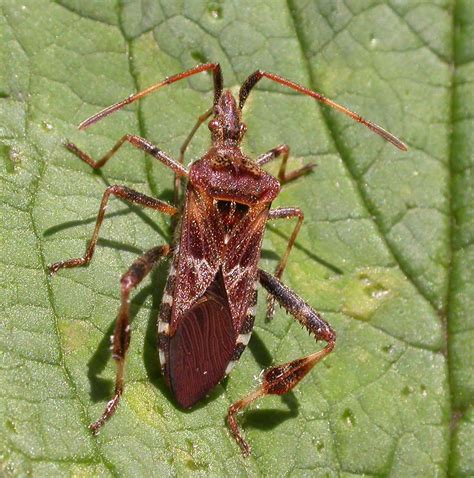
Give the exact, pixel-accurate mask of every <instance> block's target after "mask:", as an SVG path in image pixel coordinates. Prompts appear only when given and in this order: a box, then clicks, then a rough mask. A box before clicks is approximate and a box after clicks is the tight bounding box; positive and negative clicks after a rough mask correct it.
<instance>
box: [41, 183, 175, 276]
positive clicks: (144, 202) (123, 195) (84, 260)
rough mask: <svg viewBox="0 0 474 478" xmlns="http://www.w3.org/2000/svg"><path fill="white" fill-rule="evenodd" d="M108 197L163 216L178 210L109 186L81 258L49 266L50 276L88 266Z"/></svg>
mask: <svg viewBox="0 0 474 478" xmlns="http://www.w3.org/2000/svg"><path fill="white" fill-rule="evenodd" d="M110 195H113V196H115V197H118V198H120V199H124V200H126V201H129V202H133V203H135V204H139V205H141V206H145V207H149V208H151V209H156V210H158V211H161V212H163V213H165V214H168V215H170V216H172V215H174V214H176V213H177V212H178V209H177V208H175V207H174V206H171V205H170V204H168V203H166V202H164V201H160V200H159V199H155V198H152V197H149V196H146V195H145V194H142V193H139V192H138V191H135V190H134V189H130V188H127V187H126V186H120V185H113V186H109V187H108V188H107V189H106V190H105V192H104V195H103V196H102V201H101V203H100V207H99V213H98V214H97V219H96V223H95V228H94V232H93V234H92V238H91V240H90V241H89V244H88V246H87V249H86V253H85V254H84V256H83V257H76V258H74V259H69V260H67V261H61V262H56V263H54V264H52V265H51V266H49V272H50V273H51V274H55V273H56V272H57V271H58V270H59V269H63V268H71V267H77V266H83V265H86V264H89V262H90V261H91V259H92V256H93V255H94V250H95V245H96V244H97V240H98V239H99V230H100V226H101V225H102V222H103V220H104V216H105V210H106V208H107V203H108V201H109V197H110Z"/></svg>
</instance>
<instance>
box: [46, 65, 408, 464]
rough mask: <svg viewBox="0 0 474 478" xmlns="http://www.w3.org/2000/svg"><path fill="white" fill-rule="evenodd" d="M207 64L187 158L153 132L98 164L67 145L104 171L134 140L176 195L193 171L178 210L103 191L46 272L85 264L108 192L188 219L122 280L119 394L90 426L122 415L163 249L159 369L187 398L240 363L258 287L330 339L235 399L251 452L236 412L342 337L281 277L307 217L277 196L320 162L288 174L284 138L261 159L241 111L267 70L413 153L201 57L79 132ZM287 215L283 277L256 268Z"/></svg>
mask: <svg viewBox="0 0 474 478" xmlns="http://www.w3.org/2000/svg"><path fill="white" fill-rule="evenodd" d="M206 71H207V72H212V76H213V83H214V100H213V105H212V107H211V108H209V109H208V110H207V111H206V112H205V113H204V114H203V115H201V116H200V117H199V119H198V121H197V122H196V124H195V126H194V128H193V129H192V131H191V133H190V134H189V135H188V137H187V138H186V140H185V142H184V144H183V146H182V147H181V154H180V157H179V160H174V159H172V158H171V157H170V156H168V155H167V154H166V153H165V152H163V151H161V150H160V149H158V148H157V147H156V146H154V145H153V144H151V143H150V142H149V141H147V140H146V139H144V138H142V137H139V136H136V135H130V134H126V135H124V136H123V137H122V138H120V140H119V141H117V143H116V144H115V146H113V148H112V149H111V150H110V151H109V152H107V153H106V154H105V155H104V156H103V157H102V158H101V159H100V160H98V161H94V160H93V159H92V158H91V157H90V156H89V155H88V154H86V153H85V152H83V151H81V150H80V149H79V148H78V147H77V146H75V145H74V144H72V143H67V144H66V147H67V148H68V149H69V150H70V151H72V152H73V153H75V154H76V155H77V156H78V157H79V158H80V159H82V160H83V161H85V162H86V163H88V164H89V165H90V166H92V167H93V168H94V169H100V168H102V167H103V166H104V165H105V164H106V163H107V161H108V160H109V159H110V158H111V157H112V156H113V155H114V153H115V152H116V151H117V150H118V149H119V148H120V147H121V146H122V145H123V144H124V143H126V142H128V143H130V144H132V145H133V146H135V147H136V148H138V149H141V150H143V151H145V152H146V153H148V154H150V155H151V156H153V157H154V158H155V159H157V160H158V161H160V162H161V163H163V164H164V165H165V166H167V167H168V168H170V169H171V170H172V171H174V173H175V175H176V181H175V199H177V198H179V196H180V194H179V192H180V186H181V179H182V178H185V179H187V185H186V191H185V198H184V205H183V207H182V210H180V209H178V207H177V206H174V205H170V204H168V203H166V202H164V201H161V200H160V199H157V198H152V197H149V196H145V195H144V194H142V193H140V192H137V191H134V190H132V189H129V188H128V187H126V186H122V185H112V186H109V187H108V188H107V189H106V190H105V192H104V195H103V197H102V202H101V204H100V207H99V212H98V215H97V221H96V224H95V229H94V232H93V234H92V238H91V240H90V242H89V243H88V247H87V250H86V253H85V255H84V256H83V257H79V258H75V259H70V260H66V261H62V262H57V263H55V264H53V265H51V266H50V272H51V273H56V272H57V271H58V270H59V269H62V268H71V267H77V266H82V265H86V264H88V263H89V262H90V261H91V259H92V257H93V255H94V250H95V246H96V243H97V239H98V237H99V230H100V227H101V224H102V222H103V220H104V214H105V209H106V206H107V202H108V201H109V199H110V197H111V196H115V197H118V198H121V199H123V200H126V201H129V202H132V203H135V204H139V205H140V206H143V207H147V208H151V209H155V210H158V211H160V212H162V213H164V214H167V215H169V216H175V215H178V214H179V215H180V219H179V222H178V224H177V227H176V231H175V232H176V233H175V241H174V243H173V244H172V245H161V246H158V247H154V248H152V249H150V250H149V251H147V252H146V253H145V254H144V255H143V256H141V257H139V258H138V259H137V260H135V262H134V263H133V264H132V265H131V267H130V269H129V270H128V271H127V272H126V273H125V274H124V275H123V276H122V278H121V280H120V292H121V304H120V309H119V311H118V316H117V319H116V323H115V329H114V334H113V336H112V347H111V348H112V356H113V358H114V359H115V361H116V365H117V374H116V379H115V392H114V396H113V398H112V399H111V400H110V401H109V402H108V403H107V405H106V407H105V410H104V412H103V414H102V416H101V417H100V418H99V419H98V420H97V421H96V422H95V423H93V424H91V425H90V429H91V430H92V432H93V433H94V434H96V433H97V432H98V431H99V429H100V428H101V427H102V426H103V425H104V423H105V422H106V420H108V419H109V418H110V417H111V416H112V415H113V414H114V412H115V410H116V409H117V406H118V404H119V400H120V397H121V396H122V393H123V389H124V366H125V357H126V353H127V349H128V347H129V343H130V324H129V314H130V312H129V308H130V294H131V291H132V290H133V289H134V288H135V287H136V286H137V285H138V284H139V283H140V282H141V281H142V280H143V279H144V277H145V276H146V275H147V274H148V273H149V272H150V271H151V270H152V269H153V268H154V267H155V266H156V265H157V264H158V263H159V262H160V261H161V260H162V259H164V258H166V257H170V258H171V265H170V269H169V273H168V279H167V283H166V287H165V291H164V294H163V298H162V301H161V307H160V311H159V316H158V321H157V334H158V351H159V359H160V364H161V368H162V372H163V376H164V377H165V380H166V382H167V384H168V386H169V387H170V389H171V390H172V392H173V394H174V396H175V398H176V401H177V402H178V404H179V405H180V406H182V407H184V408H189V407H192V406H193V405H194V404H195V403H196V402H197V401H199V400H200V399H202V398H203V397H205V396H206V395H207V394H208V393H209V391H210V390H212V389H213V388H214V387H215V386H216V385H217V384H218V383H219V382H220V381H221V380H222V379H223V378H224V377H225V376H226V375H227V374H228V373H229V372H230V371H231V369H232V367H233V366H234V365H235V363H236V362H237V361H238V360H239V358H240V356H241V354H242V352H243V351H244V349H245V347H246V345H247V344H248V342H249V340H250V335H251V333H252V329H253V325H254V319H255V311H256V303H257V287H258V285H259V284H260V285H261V286H263V288H264V289H266V291H267V292H268V298H267V318H268V319H271V317H272V316H273V313H274V305H275V301H277V302H278V303H279V304H280V305H281V306H282V307H283V308H284V309H286V311H287V312H288V313H289V314H291V315H292V316H293V317H294V318H295V319H296V320H298V321H299V322H300V323H301V324H302V325H303V326H304V327H305V328H306V329H307V330H308V331H309V332H310V333H311V334H312V335H314V337H315V339H316V341H318V340H323V341H325V342H326V345H325V347H324V348H322V349H320V350H318V351H316V352H314V353H312V354H310V355H308V356H306V357H302V358H299V359H296V360H292V361H290V362H288V363H285V364H283V365H277V366H274V367H271V368H269V369H267V370H266V371H265V372H264V373H263V374H262V376H261V384H260V386H259V387H258V388H257V389H256V390H255V391H253V392H251V393H250V394H249V395H247V396H246V397H244V398H242V399H241V400H239V401H237V402H236V403H234V404H233V405H231V406H230V408H229V410H228V414H227V423H228V426H229V428H230V431H231V433H232V435H233V436H234V438H235V439H236V441H237V443H238V444H239V446H240V448H241V450H242V453H243V454H244V455H249V453H250V446H249V444H248V443H247V441H246V440H245V438H244V435H243V433H242V430H241V428H240V426H239V424H238V422H237V418H236V415H237V413H238V412H240V411H241V410H243V409H244V408H245V407H247V406H248V405H249V404H251V403H252V402H254V401H255V400H257V399H258V398H261V397H263V396H265V395H270V394H276V395H282V394H284V393H286V392H288V391H290V390H291V389H293V388H294V387H295V386H296V385H297V384H298V383H299V382H300V380H301V379H302V378H303V377H304V376H305V375H306V374H307V373H308V372H309V371H310V370H311V369H312V368H313V366H314V365H315V364H316V363H318V362H319V361H320V360H321V359H323V358H324V357H326V356H327V355H328V354H329V353H330V352H331V351H332V350H333V348H334V346H335V341H336V335H335V332H334V331H333V329H332V328H331V327H330V325H329V324H328V323H327V322H326V321H325V320H324V319H323V318H322V317H321V316H320V315H319V314H318V313H317V312H316V311H314V310H313V309H312V308H311V307H310V306H309V305H308V304H307V303H305V302H304V301H303V300H302V299H301V298H300V297H298V295H296V294H295V293H294V292H293V291H291V290H290V289H289V288H288V287H286V286H285V285H284V284H283V283H282V282H281V281H280V278H281V276H282V273H283V271H284V269H285V266H286V263H287V260H288V256H289V253H290V250H291V248H292V246H293V244H294V243H295V240H296V237H297V235H298V232H299V230H300V228H301V225H302V222H303V218H304V216H303V212H302V210H301V209H300V208H298V207H279V208H275V209H272V208H271V204H272V201H273V200H274V199H275V198H276V197H277V195H278V193H279V191H280V187H281V185H282V184H284V183H287V182H288V181H293V180H294V179H296V178H298V177H300V176H301V175H303V174H305V173H307V172H309V171H310V170H311V169H312V168H313V167H314V164H309V165H306V166H303V167H301V168H300V169H297V170H295V171H292V172H287V171H286V166H287V160H288V155H289V147H288V146H287V145H280V146H277V147H276V148H273V149H271V150H270V151H268V152H267V153H264V154H262V155H261V156H259V157H257V159H256V160H252V159H251V158H249V157H248V156H246V155H245V154H244V153H243V152H242V150H241V148H240V144H241V141H242V138H243V136H244V134H245V132H246V126H245V124H244V123H243V122H242V119H241V112H242V109H243V107H244V105H245V102H246V100H247V97H248V95H249V93H250V91H251V90H252V88H254V86H255V85H256V84H257V83H258V82H259V81H260V80H261V79H262V78H266V79H268V80H272V81H274V82H276V83H279V84H280V85H283V86H286V87H288V88H290V89H292V90H295V91H297V92H299V93H302V94H304V95H308V96H310V97H312V98H314V99H316V100H317V101H320V102H322V103H325V104H326V105H329V106H331V107H333V108H335V109H337V110H339V111H341V112H343V113H345V114H346V115H348V116H350V117H351V118H353V119H354V120H356V121H358V122H359V123H362V124H364V125H365V126H367V127H368V128H370V129H371V130H372V131H374V132H375V133H377V134H379V135H380V136H382V137H383V138H384V139H385V140H387V141H389V142H391V143H392V144H394V145H395V146H396V147H398V148H399V149H401V150H406V146H405V145H404V144H403V143H402V142H401V141H400V140H399V139H397V138H396V137H395V136H393V135H392V134H390V133H388V132H387V131H385V130H384V129H382V128H381V127H379V126H377V125H375V124H374V123H372V122H369V121H367V120H365V119H363V118H362V117H361V116H359V115H358V114H356V113H353V112H352V111H350V110H348V109H346V108H345V107H343V106H341V105H339V104H337V103H335V102H333V101H331V100H329V99H327V98H325V97H324V96H322V95H321V94H319V93H316V92H314V91H311V90H309V89H307V88H304V87H303V86H301V85H298V84H296V83H294V82H292V81H290V80H287V79H284V78H282V77H280V76H277V75H275V74H272V73H268V72H265V71H261V70H258V71H256V72H254V73H252V74H251V75H250V76H249V77H248V78H247V79H246V80H245V81H244V82H243V84H242V86H241V88H240V92H239V96H238V98H237V100H236V99H235V98H234V96H233V95H232V93H231V92H230V91H229V90H224V89H223V79H222V73H221V68H220V66H219V64H218V63H207V64H202V65H198V66H196V67H195V68H192V69H190V70H187V71H185V72H182V73H179V74H177V75H174V76H170V77H168V78H166V79H165V80H163V81H161V82H159V83H156V84H154V85H152V86H150V87H149V88H147V89H145V90H143V91H141V92H139V93H137V94H134V95H132V96H129V97H128V98H126V99H125V100H123V101H121V102H119V103H116V104H114V105H112V106H109V107H108V108H105V109H104V110H102V111H100V112H99V113H97V114H95V115H94V116H92V117H90V118H88V119H87V120H85V121H84V122H82V123H81V124H80V126H79V128H80V129H85V128H87V127H88V126H91V125H92V124H94V123H96V122H98V121H100V120H102V119H103V118H105V117H106V116H108V115H110V114H112V113H113V112H115V111H117V110H119V109H121V108H122V107H124V106H125V105H127V104H130V103H132V102H134V101H136V100H138V99H140V98H143V97H144V96H146V95H148V94H150V93H152V92H154V91H156V90H158V89H159V88H161V87H163V86H165V85H170V84H171V83H174V82H176V81H179V80H182V79H184V78H188V77H190V76H192V75H196V74H198V73H201V72H206ZM210 117H212V118H211V120H210V122H209V129H210V133H211V141H212V145H211V148H210V149H209V151H207V152H206V153H205V154H204V155H203V156H202V157H201V158H200V159H198V160H197V161H195V162H193V163H192V164H191V166H190V167H189V169H186V168H185V167H184V166H183V164H184V154H185V151H186V149H187V146H188V144H189V142H190V141H191V139H192V137H193V135H194V134H195V132H196V131H197V130H198V128H199V127H200V126H201V125H202V124H203V123H204V122H205V121H206V120H208V119H209V118H210ZM277 158H281V166H280V169H279V173H278V179H279V180H277V179H276V178H275V177H273V176H272V175H270V174H268V173H267V172H265V171H264V170H263V169H262V166H263V165H265V164H267V163H268V162H270V161H273V160H275V159H277ZM290 218H294V219H296V225H295V227H294V229H293V232H292V234H291V236H290V238H289V241H288V244H287V247H286V250H285V252H284V254H283V256H282V257H281V259H280V261H279V263H278V265H277V267H276V270H275V273H274V275H271V274H269V273H268V272H265V271H263V270H262V269H259V267H258V261H259V258H260V250H261V245H262V238H263V234H264V230H265V225H266V223H267V222H268V221H269V220H275V219H290Z"/></svg>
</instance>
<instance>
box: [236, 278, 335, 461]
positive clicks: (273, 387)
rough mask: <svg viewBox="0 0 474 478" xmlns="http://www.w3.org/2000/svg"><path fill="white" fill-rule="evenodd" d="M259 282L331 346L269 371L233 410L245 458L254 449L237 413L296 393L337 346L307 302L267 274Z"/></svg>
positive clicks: (312, 332) (317, 336) (327, 326)
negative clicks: (270, 398) (259, 400)
mask: <svg viewBox="0 0 474 478" xmlns="http://www.w3.org/2000/svg"><path fill="white" fill-rule="evenodd" d="M259 280H260V283H261V284H262V286H263V287H264V288H265V289H266V290H267V291H268V292H269V293H270V294H271V295H272V296H274V297H275V299H276V300H277V301H278V303H279V304H280V305H281V306H283V307H284V308H285V310H286V311H287V312H289V313H290V314H291V315H292V316H293V317H294V318H295V319H296V320H298V322H300V323H301V324H302V325H303V326H304V327H305V328H306V329H307V330H308V332H310V333H311V334H313V335H314V337H315V339H316V340H324V341H325V342H326V343H327V345H326V346H325V347H324V348H323V349H321V350H319V351H318V352H314V353H312V354H310V355H308V356H306V357H302V358H300V359H296V360H293V361H291V362H287V363H285V364H283V365H277V366H275V367H271V368H269V369H268V370H266V371H265V372H264V373H263V376H262V384H261V385H260V387H259V388H258V389H257V390H255V391H254V392H252V393H250V394H249V395H247V396H246V397H244V398H243V399H241V400H239V401H238V402H235V403H234V404H233V405H231V406H230V408H229V411H228V414H227V423H228V425H229V428H230V431H231V433H232V435H233V436H234V438H235V439H236V441H237V443H238V444H239V446H240V448H241V450H242V454H243V455H244V456H248V455H249V454H250V445H249V444H248V443H247V441H246V440H245V438H244V437H243V434H242V431H241V429H240V427H239V424H238V422H237V417H236V415H237V413H238V412H240V411H241V410H243V409H244V408H246V407H248V406H249V405H250V404H251V403H252V402H254V401H255V400H257V398H260V397H264V396H265V395H283V394H285V393H287V392H289V391H290V390H292V389H293V388H294V387H295V386H296V385H297V384H298V383H299V382H300V381H301V380H302V379H303V377H304V376H305V375H306V374H307V373H308V372H309V371H310V370H311V369H312V368H313V367H314V366H315V365H316V364H317V363H318V362H319V361H320V360H321V359H323V358H324V357H325V356H326V355H328V354H329V353H330V352H331V351H332V349H333V348H334V346H335V344H336V333H335V332H334V330H333V329H332V328H331V326H330V325H329V324H328V323H327V322H326V321H325V320H324V319H323V318H322V317H321V316H320V315H319V314H318V313H317V312H316V311H314V310H313V309H312V308H311V307H310V306H309V305H308V304H307V303H306V302H304V301H303V299H301V298H300V297H298V296H297V295H296V294H295V293H294V292H293V291H291V290H290V289H289V288H288V287H286V286H285V285H284V284H282V283H281V282H280V281H279V280H278V279H276V278H275V277H274V276H272V275H271V274H268V273H267V272H265V271H263V270H259Z"/></svg>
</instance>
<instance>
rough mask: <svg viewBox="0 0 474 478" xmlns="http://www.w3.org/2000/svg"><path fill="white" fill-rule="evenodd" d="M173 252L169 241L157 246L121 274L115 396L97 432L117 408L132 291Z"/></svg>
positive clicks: (115, 341) (115, 340)
mask: <svg viewBox="0 0 474 478" xmlns="http://www.w3.org/2000/svg"><path fill="white" fill-rule="evenodd" d="M169 252H170V247H169V246H168V245H165V246H159V247H154V248H153V249H150V250H149V251H147V252H146V253H145V254H144V255H143V256H141V257H139V258H138V259H137V260H136V261H135V262H134V263H133V264H132V266H131V267H130V269H129V270H128V271H127V272H126V273H125V274H124V275H123V276H122V279H121V280H120V295H121V301H120V310H119V313H118V316H117V321H116V322H115V329H114V335H112V337H111V340H112V357H113V359H114V360H115V362H116V363H117V374H116V377H115V392H114V396H113V398H112V399H111V400H110V401H109V402H108V403H107V405H106V407H105V410H104V413H103V414H102V416H101V417H100V418H99V419H98V420H97V421H96V422H94V423H92V424H91V425H90V426H89V428H90V429H91V430H92V433H93V434H94V435H96V434H97V433H98V432H99V430H100V428H101V427H102V425H103V424H104V423H105V422H106V421H107V420H108V419H109V418H110V417H111V416H112V415H113V414H114V413H115V410H117V407H118V404H119V401H120V397H121V396H122V393H123V386H124V367H125V355H126V353H127V349H128V346H129V344H130V321H129V318H130V292H131V291H132V289H134V288H135V287H136V286H137V285H138V284H139V283H140V282H141V281H142V280H143V279H144V278H145V277H146V276H147V275H148V274H149V272H150V271H151V270H152V269H153V268H154V267H155V266H156V265H157V264H158V262H159V261H160V259H162V258H163V257H165V256H167V255H168V254H169Z"/></svg>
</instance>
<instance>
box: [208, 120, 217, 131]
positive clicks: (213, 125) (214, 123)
mask: <svg viewBox="0 0 474 478" xmlns="http://www.w3.org/2000/svg"><path fill="white" fill-rule="evenodd" d="M218 127H219V120H218V119H217V118H215V119H213V120H212V121H211V122H210V123H209V129H210V130H211V131H214V130H216V129H217V128H218Z"/></svg>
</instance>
